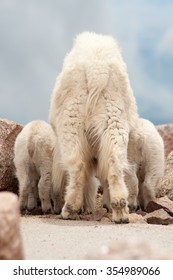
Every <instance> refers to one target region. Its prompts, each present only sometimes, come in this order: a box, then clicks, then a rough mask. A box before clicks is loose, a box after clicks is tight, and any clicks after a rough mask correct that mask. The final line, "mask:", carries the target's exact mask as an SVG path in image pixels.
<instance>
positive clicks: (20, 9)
mask: <svg viewBox="0 0 173 280" xmlns="http://www.w3.org/2000/svg"><path fill="white" fill-rule="evenodd" d="M87 30H88V31H95V32H98V33H102V34H109V35H112V36H114V37H115V38H116V39H117V40H118V42H119V45H120V47H121V49H122V53H123V57H124V60H125V62H126V64H127V67H128V72H129V77H130V82H131V85H132V88H133V91H134V95H135V97H136V100H137V104H138V108H139V113H140V115H141V116H142V117H145V118H147V119H149V120H151V121H152V122H154V123H155V124H161V123H170V122H171V123H173V109H172V107H173V1H171V0H157V1H156V0H130V1H129V0H119V1H118V0H87V1H84V0H83V1H82V0H63V1H62V0H49V1H47V0H37V1H35V0H30V1H28V0H1V1H0V117H1V118H7V119H10V120H14V121H16V122H18V123H22V124H26V123H27V122H29V121H32V120H34V119H44V120H47V118H48V111H49V106H50V96H51V92H52V89H53V86H54V83H55V79H56V76H57V75H58V73H59V72H60V71H61V67H62V64H63V59H64V56H65V55H66V53H67V52H69V51H70V49H71V47H72V44H73V38H74V37H75V36H76V34H78V33H80V32H83V31H87Z"/></svg>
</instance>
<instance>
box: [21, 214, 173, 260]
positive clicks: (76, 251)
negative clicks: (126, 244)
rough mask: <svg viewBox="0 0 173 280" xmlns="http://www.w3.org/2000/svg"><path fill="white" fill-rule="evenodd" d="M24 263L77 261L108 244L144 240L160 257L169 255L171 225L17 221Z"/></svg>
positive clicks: (44, 219) (54, 219) (172, 240)
mask: <svg viewBox="0 0 173 280" xmlns="http://www.w3.org/2000/svg"><path fill="white" fill-rule="evenodd" d="M21 232H22V237H23V245H24V249H25V258H26V259H35V260H38V259H40V260H45V259H47V260H55V259H61V260H62V259H67V260H79V259H85V258H86V255H88V254H89V253H90V252H91V253H93V252H96V251H98V250H100V248H101V247H102V246H104V245H109V244H111V243H112V242H119V241H124V240H131V239H138V240H145V241H148V242H149V243H151V244H152V245H153V246H155V247H156V248H158V249H159V251H161V252H163V253H164V254H170V253H172V252H173V225H168V226H163V225H150V224H140V223H136V224H135V223H134V224H133V223H130V224H114V223H112V222H107V221H105V222H94V221H81V220H80V221H68V220H62V219H58V218H57V216H55V215H50V216H23V217H21Z"/></svg>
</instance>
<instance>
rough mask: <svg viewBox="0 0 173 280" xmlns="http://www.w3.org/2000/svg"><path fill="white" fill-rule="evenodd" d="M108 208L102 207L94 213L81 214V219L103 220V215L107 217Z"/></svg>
mask: <svg viewBox="0 0 173 280" xmlns="http://www.w3.org/2000/svg"><path fill="white" fill-rule="evenodd" d="M106 215H107V210H106V209H105V208H100V209H98V210H95V211H94V213H92V214H89V215H80V219H81V220H86V221H101V220H102V218H103V217H106V218H107V216H106Z"/></svg>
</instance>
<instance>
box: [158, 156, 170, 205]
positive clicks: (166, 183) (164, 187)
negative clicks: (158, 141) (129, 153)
mask: <svg viewBox="0 0 173 280" xmlns="http://www.w3.org/2000/svg"><path fill="white" fill-rule="evenodd" d="M165 195H167V196H168V198H169V199H171V200H173V151H172V152H171V153H170V154H169V155H168V158H167V160H166V168H165V174H164V176H163V178H162V180H161V181H160V183H159V185H158V188H157V190H156V196H157V197H162V196H165Z"/></svg>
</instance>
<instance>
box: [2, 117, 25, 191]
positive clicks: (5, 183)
mask: <svg viewBox="0 0 173 280" xmlns="http://www.w3.org/2000/svg"><path fill="white" fill-rule="evenodd" d="M21 130H22V126H21V125H19V124H17V123H15V122H13V121H9V120H6V119H0V191H2V190H6V191H11V192H14V193H16V194H17V193H18V181H17V179H16V178H15V168H14V164H13V158H14V154H13V146H14V142H15V139H16V137H17V135H18V133H19V132H20V131H21Z"/></svg>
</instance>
